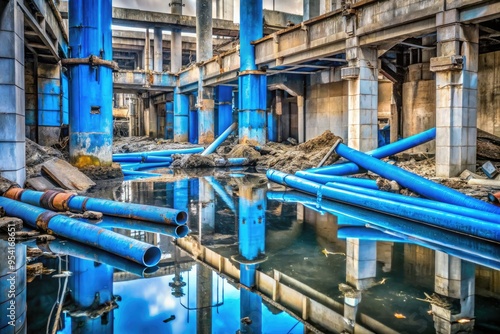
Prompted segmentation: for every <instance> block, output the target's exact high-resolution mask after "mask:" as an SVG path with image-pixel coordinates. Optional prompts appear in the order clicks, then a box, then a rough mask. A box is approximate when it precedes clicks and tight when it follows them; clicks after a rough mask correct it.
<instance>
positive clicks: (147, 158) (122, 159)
mask: <svg viewBox="0 0 500 334" xmlns="http://www.w3.org/2000/svg"><path fill="white" fill-rule="evenodd" d="M172 161H173V159H172V158H170V157H158V156H148V155H144V156H131V157H113V162H172ZM121 166H122V167H123V164H121Z"/></svg>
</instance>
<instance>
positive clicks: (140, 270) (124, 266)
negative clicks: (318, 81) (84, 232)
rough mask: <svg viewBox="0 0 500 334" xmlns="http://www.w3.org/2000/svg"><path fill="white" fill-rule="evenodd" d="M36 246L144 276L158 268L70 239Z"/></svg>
mask: <svg viewBox="0 0 500 334" xmlns="http://www.w3.org/2000/svg"><path fill="white" fill-rule="evenodd" d="M38 247H40V248H41V249H42V250H43V251H49V252H52V253H55V254H65V255H70V256H73V257H77V258H79V259H84V260H90V261H95V262H99V263H103V264H107V265H109V266H112V267H115V268H116V269H119V270H122V271H126V272H129V273H132V274H134V275H137V276H140V277H144V274H152V273H154V272H155V271H156V270H158V267H144V266H141V265H140V264H137V263H135V262H132V261H129V260H127V259H124V258H122V257H119V256H116V255H114V254H111V253H108V252H106V251H103V250H101V249H98V248H94V247H90V246H87V245H84V244H81V243H78V242H74V241H70V240H64V241H63V240H54V241H51V242H50V243H46V244H43V247H42V245H39V246H38Z"/></svg>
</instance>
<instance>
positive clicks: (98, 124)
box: [68, 0, 113, 167]
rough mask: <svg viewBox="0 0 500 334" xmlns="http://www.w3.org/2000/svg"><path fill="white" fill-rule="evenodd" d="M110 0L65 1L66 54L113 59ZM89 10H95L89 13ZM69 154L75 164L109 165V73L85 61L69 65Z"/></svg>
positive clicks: (75, 56)
mask: <svg viewBox="0 0 500 334" xmlns="http://www.w3.org/2000/svg"><path fill="white" fill-rule="evenodd" d="M111 2H112V1H111V0H103V1H85V0H75V1H72V2H70V3H69V4H68V13H69V25H68V26H69V47H70V49H71V54H70V56H69V57H70V58H81V59H88V58H89V57H90V56H95V57H102V59H104V60H107V61H111V60H112V59H113V51H112V41H111V10H112V6H111ZM89 13H98V14H96V15H89ZM69 76H70V78H71V79H70V80H69V91H70V94H69V97H70V99H69V155H70V160H71V163H72V164H73V165H75V166H77V167H83V166H93V165H102V166H106V165H108V166H109V165H111V154H112V153H111V148H112V143H113V108H112V106H113V100H112V99H113V73H112V69H111V68H110V67H106V66H103V65H96V64H90V62H85V63H83V62H82V63H81V64H75V65H70V66H69Z"/></svg>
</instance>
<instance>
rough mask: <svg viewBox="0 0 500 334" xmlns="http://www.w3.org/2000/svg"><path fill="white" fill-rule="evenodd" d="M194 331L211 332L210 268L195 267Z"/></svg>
mask: <svg viewBox="0 0 500 334" xmlns="http://www.w3.org/2000/svg"><path fill="white" fill-rule="evenodd" d="M196 274H197V275H196V307H197V310H196V333H200V334H212V303H213V301H212V290H213V289H212V270H211V269H210V268H207V267H205V266H203V265H201V264H199V265H198V266H197V267H196Z"/></svg>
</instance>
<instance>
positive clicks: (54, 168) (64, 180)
mask: <svg viewBox="0 0 500 334" xmlns="http://www.w3.org/2000/svg"><path fill="white" fill-rule="evenodd" d="M42 171H44V172H45V173H46V174H47V175H49V176H50V178H51V179H52V180H54V181H55V182H56V183H57V184H58V185H59V186H61V187H62V188H63V189H66V190H77V191H87V190H88V189H89V188H92V187H93V186H95V182H94V181H92V180H91V179H90V178H89V177H88V176H87V175H85V174H83V173H82V172H80V171H79V170H78V168H76V167H73V166H72V165H70V164H69V163H68V162H66V161H64V160H62V159H58V158H52V159H50V160H47V161H45V162H44V163H43V164H42Z"/></svg>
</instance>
